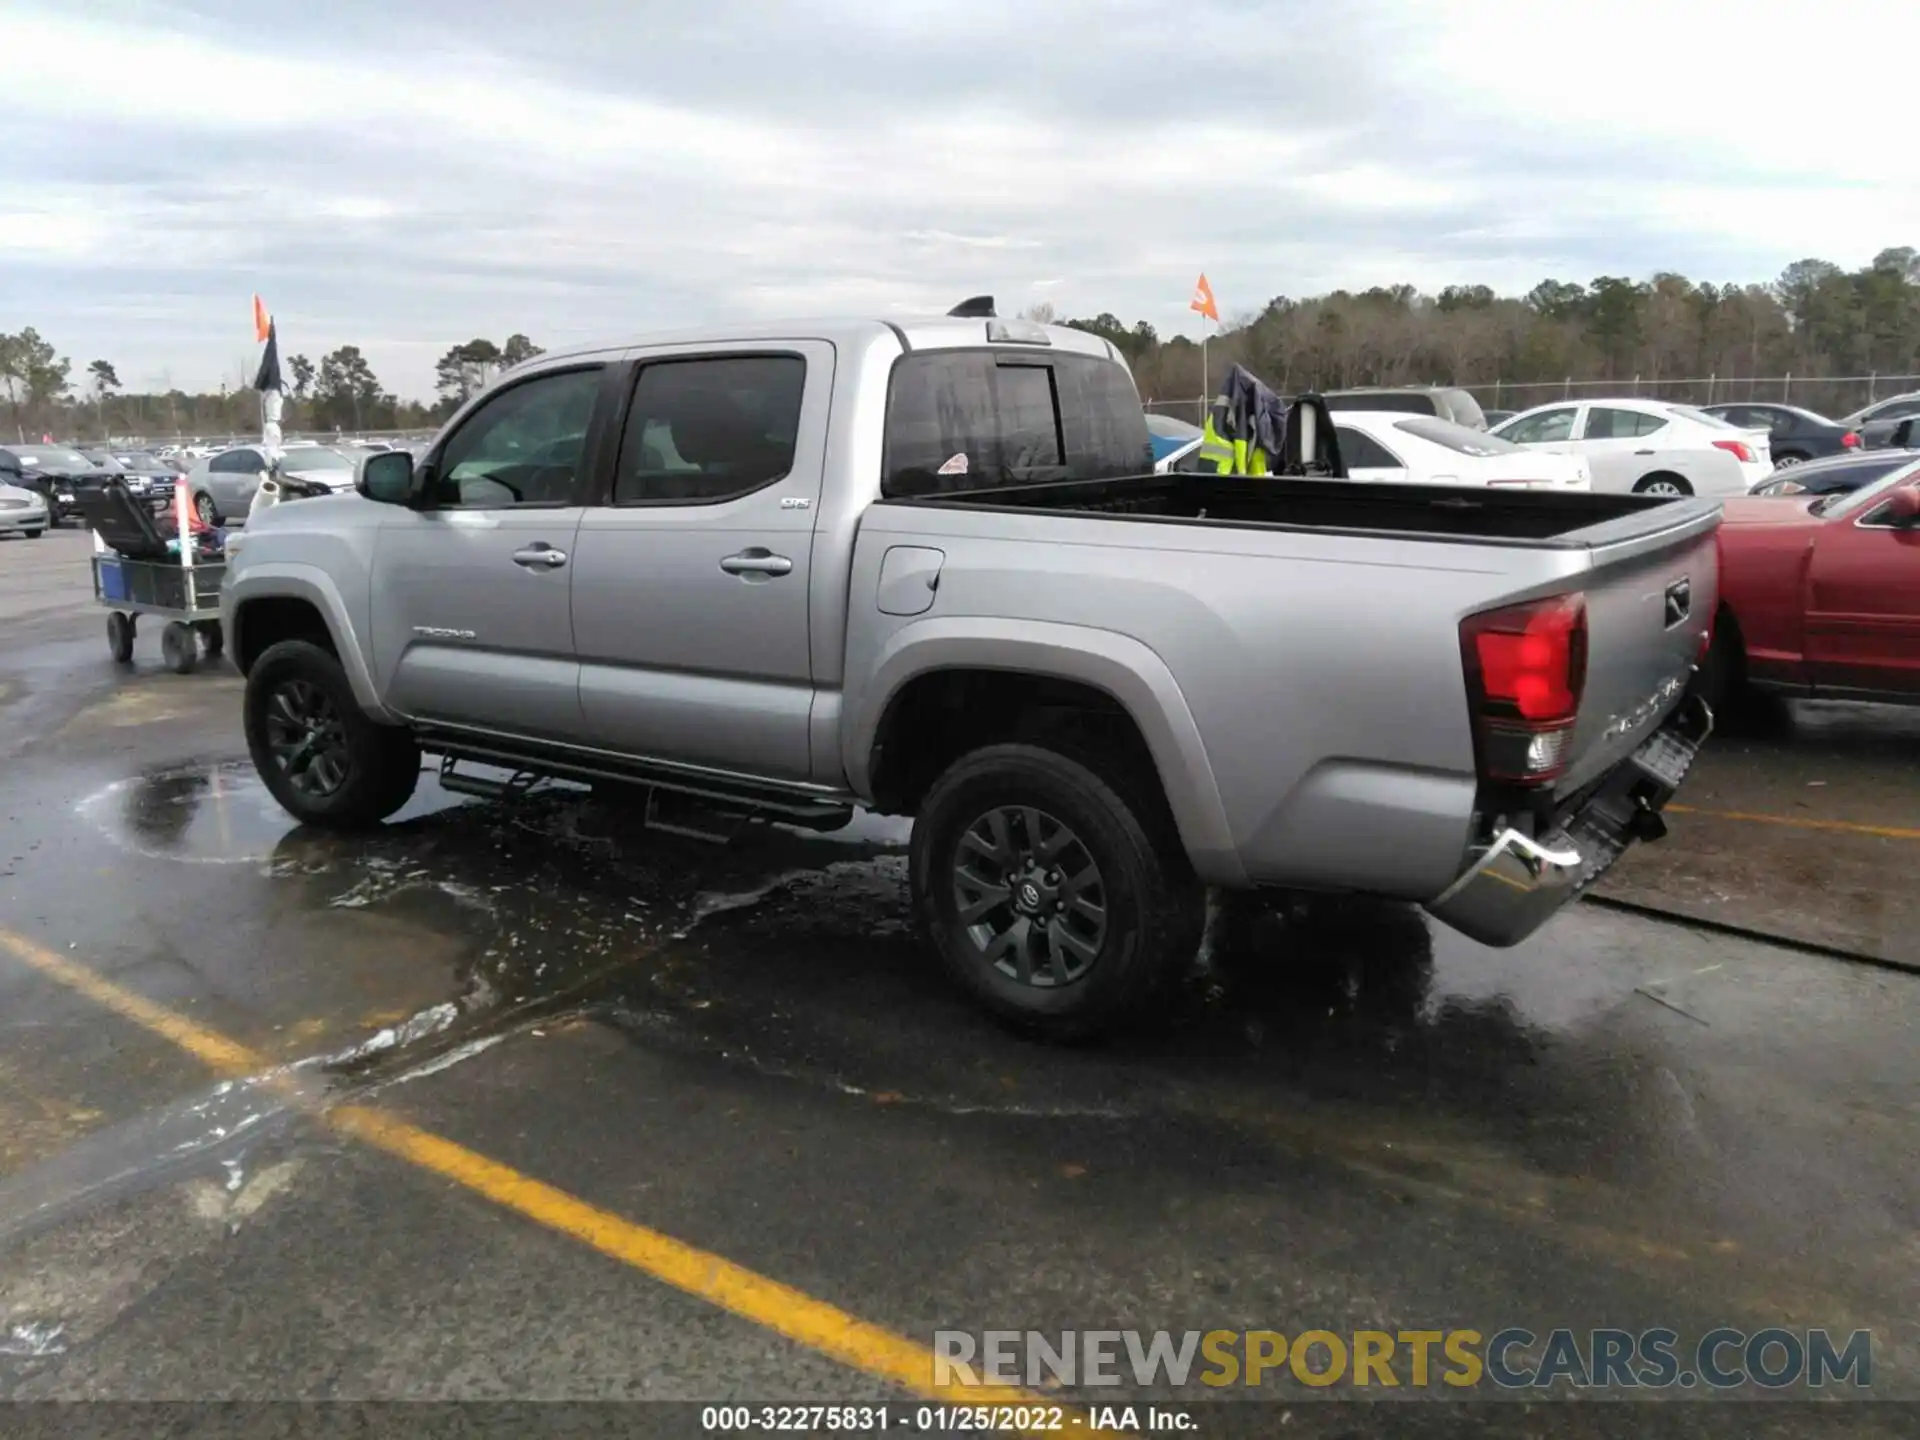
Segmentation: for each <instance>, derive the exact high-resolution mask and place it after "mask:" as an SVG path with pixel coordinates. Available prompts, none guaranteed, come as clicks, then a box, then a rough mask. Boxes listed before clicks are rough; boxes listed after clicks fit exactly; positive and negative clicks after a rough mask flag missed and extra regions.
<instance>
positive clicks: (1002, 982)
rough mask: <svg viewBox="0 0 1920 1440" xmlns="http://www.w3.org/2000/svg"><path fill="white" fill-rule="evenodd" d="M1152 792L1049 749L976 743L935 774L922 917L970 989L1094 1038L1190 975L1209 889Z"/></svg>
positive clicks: (916, 857)
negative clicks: (979, 746) (977, 745)
mask: <svg viewBox="0 0 1920 1440" xmlns="http://www.w3.org/2000/svg"><path fill="white" fill-rule="evenodd" d="M1103 768H1111V767H1105V766H1103ZM1152 795H1153V792H1152V791H1150V790H1148V788H1147V784H1146V781H1145V780H1144V779H1137V778H1136V777H1132V776H1125V775H1120V774H1112V775H1106V774H1102V773H1100V772H1099V771H1097V770H1095V769H1094V768H1092V767H1091V766H1089V765H1088V764H1086V763H1083V762H1082V761H1081V760H1078V759H1075V758H1073V757H1071V756H1068V755H1063V754H1061V753H1059V752H1058V751H1054V750H1048V749H1043V748H1041V747H1039V746H1035V745H993V746H989V747H987V748H985V749H981V750H976V751H974V752H973V753H972V754H969V755H964V756H962V757H961V758H960V759H959V760H957V761H955V762H954V764H953V765H952V766H951V767H950V768H949V769H948V770H947V772H946V773H945V774H944V775H942V776H941V777H940V778H939V779H938V780H936V781H935V782H934V784H933V787H932V789H931V790H929V791H928V793H927V796H926V799H925V800H924V801H923V802H922V804H921V806H920V811H919V815H918V817H917V819H916V820H915V822H914V827H913V839H912V846H911V852H910V855H909V870H910V875H911V879H912V888H913V899H914V910H915V916H916V919H917V920H918V922H919V924H920V926H921V928H922V930H923V931H924V932H925V933H926V934H927V935H928V936H929V938H930V939H931V940H932V942H933V945H934V947H935V949H936V950H937V951H938V952H939V955H940V959H941V961H942V963H943V964H944V965H945V967H946V970H947V972H948V974H949V975H951V976H952V977H953V979H954V980H955V981H956V982H957V983H958V984H959V985H960V986H961V988H962V989H964V990H966V991H967V992H968V993H969V994H971V995H972V996H973V997H974V998H975V999H977V1000H979V1001H980V1002H981V1003H982V1004H984V1005H985V1006H986V1007H987V1009H988V1010H990V1011H992V1012H993V1013H994V1014H995V1015H996V1016H998V1017H999V1018H1000V1019H1001V1020H1002V1021H1005V1022H1006V1023H1008V1024H1010V1025H1012V1026H1014V1027H1015V1028H1017V1029H1020V1030H1024V1031H1027V1032H1030V1033H1037V1034H1040V1035H1043V1036H1045V1037H1047V1038H1049V1039H1055V1040H1081V1039H1087V1038H1089V1037H1092V1036H1094V1035H1096V1034H1099V1033H1100V1032H1102V1031H1104V1030H1108V1029H1111V1028H1113V1027H1114V1026H1116V1025H1118V1024H1119V1023H1121V1022H1122V1021H1123V1020H1125V1019H1127V1018H1128V1017H1129V1016H1132V1015H1135V1014H1138V1013H1140V1012H1141V1011H1142V1010H1144V1009H1145V1008H1146V1007H1147V1006H1148V1005H1149V1004H1150V1003H1151V1002H1152V1000H1153V999H1154V998H1155V997H1156V996H1157V995H1159V994H1160V993H1161V992H1162V991H1163V990H1164V989H1165V988H1166V987H1167V986H1168V985H1169V984H1170V983H1171V982H1173V981H1174V980H1176V979H1177V978H1178V977H1179V975H1180V974H1181V972H1182V971H1183V970H1184V968H1185V967H1186V965H1187V964H1188V963H1189V962H1191V961H1192V960H1193V958H1194V955H1195V954H1196V952H1197V951H1198V949H1199V944H1200V934H1201V930H1202V927H1203V926H1204V922H1205V913H1206V910H1205V903H1204V898H1205V897H1204V892H1203V890H1202V887H1201V885H1200V882H1199V881H1198V879H1196V878H1195V876H1194V874H1193V870H1192V868H1191V867H1190V866H1189V864H1188V863H1187V857H1186V854H1185V852H1184V851H1183V850H1182V849H1181V848H1180V842H1179V837H1178V834H1177V833H1176V832H1175V831H1174V829H1173V826H1172V823H1171V820H1170V819H1169V818H1168V817H1166V816H1165V815H1164V813H1163V812H1164V807H1162V806H1156V805H1154V804H1153V803H1152V802H1151V798H1150V797H1151V796H1152Z"/></svg>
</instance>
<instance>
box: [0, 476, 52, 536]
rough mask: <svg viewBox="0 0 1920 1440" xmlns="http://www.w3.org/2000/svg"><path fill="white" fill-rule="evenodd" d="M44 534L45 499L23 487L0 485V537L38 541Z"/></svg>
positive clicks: (45, 526) (45, 530)
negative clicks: (20, 537) (22, 537)
mask: <svg viewBox="0 0 1920 1440" xmlns="http://www.w3.org/2000/svg"><path fill="white" fill-rule="evenodd" d="M46 533H47V501H46V497H45V496H44V495H42V494H41V493H40V492H39V491H38V490H29V489H28V488H27V487H26V486H24V485H6V484H0V535H25V536H26V537H27V538H28V539H29V540H38V539H39V538H40V537H41V536H42V535H44V534H46Z"/></svg>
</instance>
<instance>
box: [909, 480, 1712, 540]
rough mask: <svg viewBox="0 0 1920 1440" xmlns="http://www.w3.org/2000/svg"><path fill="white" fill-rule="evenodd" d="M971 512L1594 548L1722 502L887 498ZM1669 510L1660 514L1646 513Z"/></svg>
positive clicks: (1405, 493) (1036, 495) (1295, 489)
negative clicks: (987, 511)
mask: <svg viewBox="0 0 1920 1440" xmlns="http://www.w3.org/2000/svg"><path fill="white" fill-rule="evenodd" d="M880 503H881V504H886V505H896V504H897V505H915V506H924V505H933V506H942V507H958V508H963V509H967V510H980V509H989V510H1007V511H1022V512H1029V513H1031V512H1041V513H1048V514H1089V513H1092V514H1100V515H1105V516H1111V517H1113V518H1115V519H1137V520H1152V521H1159V522H1162V523H1166V522H1169V521H1171V522H1175V523H1180V522H1185V523H1189V524H1195V525H1227V526H1236V527H1241V526H1260V527H1269V528H1274V529H1282V530H1321V531H1324V530H1337V531H1344V532H1347V533H1351V534H1362V535H1364V534H1373V535H1394V536H1406V535H1420V536H1422V537H1430V538H1432V539H1435V540H1441V541H1445V540H1459V541H1463V542H1468V543H1472V544H1477V545H1486V544H1496V545H1497V544H1512V545H1525V546H1529V547H1540V546H1550V547H1556V548H1558V547H1565V548H1587V547H1592V546H1596V545H1608V544H1615V543H1619V542H1621V541H1626V540H1630V539H1634V538H1637V537H1639V536H1643V535H1646V534H1648V533H1649V532H1652V531H1658V530H1664V529H1666V528H1667V524H1666V523H1660V522H1669V523H1673V522H1680V521H1685V520H1696V519H1700V518H1703V517H1704V516H1706V515H1707V514H1709V513H1711V512H1712V511H1713V510H1715V509H1717V508H1718V507H1717V504H1716V502H1713V501H1709V500H1678V501H1676V500H1663V499H1661V498H1660V497H1657V496H1651V495H1612V494H1594V493H1576V494H1567V493H1564V492H1560V493H1553V492H1546V491H1528V490H1504V489H1499V490H1478V489H1464V488H1461V489H1456V488H1453V487H1443V486H1434V485H1380V484H1373V483H1363V482H1359V481H1348V480H1313V479H1282V478H1279V477H1275V476H1247V475H1217V476H1216V475H1193V474H1172V475H1141V476H1136V477H1132V478H1127V479H1120V480H1082V481H1057V482H1050V483H1045V484H1026V485H1007V486H999V487H995V488H991V489H983V490H974V491H970V492H966V493H956V494H951V495H920V496H914V497H911V498H901V499H897V500H883V501H881V502H880ZM1663 506H1665V507H1672V508H1670V509H1665V510H1663V512H1662V514H1661V515H1660V516H1659V518H1658V520H1657V521H1656V520H1655V517H1653V516H1651V515H1649V514H1648V513H1647V512H1649V511H1653V510H1662V507H1663Z"/></svg>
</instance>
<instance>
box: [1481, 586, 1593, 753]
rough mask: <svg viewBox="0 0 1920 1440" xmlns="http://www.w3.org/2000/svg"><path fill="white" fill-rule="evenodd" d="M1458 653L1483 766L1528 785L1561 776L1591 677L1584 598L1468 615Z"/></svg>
mask: <svg viewBox="0 0 1920 1440" xmlns="http://www.w3.org/2000/svg"><path fill="white" fill-rule="evenodd" d="M1460 654H1461V659H1462V660H1463V661H1464V662H1465V665H1466V671H1467V693H1468V696H1469V698H1470V700H1471V702H1472V705H1473V719H1474V738H1475V740H1476V741H1477V742H1478V744H1477V748H1478V751H1479V760H1480V773H1481V774H1482V775H1483V776H1484V777H1485V778H1487V779H1489V780H1504V781H1510V782H1514V783H1518V784H1522V785H1546V784H1551V783H1552V782H1553V781H1555V780H1557V779H1559V778H1560V776H1561V774H1563V773H1564V772H1565V770H1566V768H1567V762H1568V760H1569V759H1571V758H1572V757H1571V753H1570V752H1571V750H1572V747H1573V724H1574V721H1575V719H1577V718H1578V716H1579V712H1580V693H1581V691H1582V690H1583V689H1584V688H1585V687H1586V683H1587V603H1586V600H1585V599H1584V598H1583V597H1581V596H1579V595H1555V596H1550V597H1549V598H1547V599H1545V600H1534V601H1530V602H1528V603H1527V604H1525V605H1510V606H1507V607H1506V608H1504V609H1501V610H1487V611H1483V612H1482V613H1480V614H1478V615H1469V616H1467V618H1466V619H1464V620H1462V621H1461V622H1460Z"/></svg>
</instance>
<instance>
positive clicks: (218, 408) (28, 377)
mask: <svg viewBox="0 0 1920 1440" xmlns="http://www.w3.org/2000/svg"><path fill="white" fill-rule="evenodd" d="M544 353H545V352H544V351H543V350H542V349H541V348H540V347H539V346H538V345H536V344H534V343H533V341H532V340H530V339H528V338H527V337H526V336H525V335H521V334H514V335H509V336H508V337H507V339H506V341H505V342H504V343H502V344H498V345H496V344H494V343H493V342H492V341H490V340H486V339H474V340H469V341H467V342H465V343H464V344H460V345H455V346H454V347H453V348H452V349H450V350H449V351H448V352H447V353H446V355H444V356H442V357H441V359H440V362H439V364H438V365H437V366H436V368H435V376H436V388H437V390H438V391H439V394H438V397H437V398H436V399H435V400H434V401H433V402H432V403H423V402H421V401H418V400H402V399H401V398H400V397H399V396H397V395H395V394H394V393H393V392H392V391H391V390H389V389H387V388H386V386H385V385H383V384H382V383H381V381H380V378H379V377H378V376H377V375H376V374H375V373H374V370H373V366H372V365H371V364H370V363H369V362H368V360H367V357H366V356H365V355H364V354H363V353H361V350H360V347H359V346H357V345H342V346H340V347H339V348H338V349H337V350H333V351H330V352H329V353H327V354H325V355H322V356H321V357H320V359H319V361H318V363H315V362H314V361H313V360H311V359H310V358H308V357H307V356H305V355H290V356H288V357H287V358H286V360H285V362H284V364H283V367H282V370H283V374H284V377H285V379H286V382H287V401H288V403H287V406H286V410H285V412H284V414H283V415H282V417H281V425H282V428H283V429H285V430H286V431H287V432H288V433H289V434H293V433H298V432H301V431H308V432H319V433H326V432H329V431H335V430H338V431H357V430H420V429H426V428H429V427H431V426H435V425H438V424H439V423H440V422H441V421H443V420H445V419H446V418H447V416H449V415H451V414H452V413H453V411H454V410H455V409H456V408H457V407H458V406H459V405H460V404H461V403H462V402H464V401H465V400H466V399H467V398H468V397H469V396H471V395H472V394H473V393H474V392H475V391H477V390H479V389H480V388H482V387H483V386H484V385H485V384H486V383H487V382H488V381H489V380H491V379H492V378H493V377H494V376H495V375H497V374H498V373H499V372H500V371H501V370H504V369H507V368H510V367H511V366H514V365H518V364H520V363H521V362H522V361H524V360H530V359H532V358H533V357H534V356H536V355H540V354H544ZM235 378H236V383H235V384H234V385H233V386H232V387H231V388H229V387H227V386H225V385H223V386H221V388H220V389H219V390H218V391H217V392H205V391H203V392H200V393H197V394H194V393H188V392H187V391H183V390H180V389H176V388H174V387H171V386H167V387H165V388H162V389H155V390H147V391H133V390H128V389H127V388H126V387H125V386H124V385H123V384H122V383H121V380H120V375H119V372H118V369H117V368H116V367H115V365H114V364H113V362H112V361H110V360H104V359H103V360H93V361H90V362H89V363H88V364H87V366H86V369H85V371H84V372H83V374H82V375H81V376H80V377H79V378H78V379H76V378H75V376H74V367H73V362H72V360H71V359H69V358H68V357H67V356H65V355H62V354H60V353H59V352H58V350H56V349H55V347H54V346H53V344H52V343H51V342H49V341H48V340H47V339H46V338H45V337H43V336H42V335H41V334H40V333H39V331H37V330H36V329H34V328H33V327H32V326H30V325H29V326H27V327H26V328H25V329H23V330H21V331H20V332H19V333H17V334H11V335H9V334H6V333H4V332H0V402H4V404H5V406H6V421H5V425H6V432H7V433H6V436H5V438H7V439H13V440H24V439H31V438H36V437H38V436H40V435H42V434H51V435H53V436H55V437H56V438H58V439H71V440H81V439H96V438H105V437H107V436H123V435H142V436H147V435H150V436H162V435H165V436H173V435H246V434H252V433H253V432H255V431H257V430H258V429H259V428H260V397H259V396H258V395H257V394H255V393H254V392H253V391H252V390H251V389H248V388H247V386H248V385H250V384H251V383H252V380H253V376H252V374H251V373H249V374H247V375H246V376H245V377H239V376H236V377H235Z"/></svg>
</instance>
